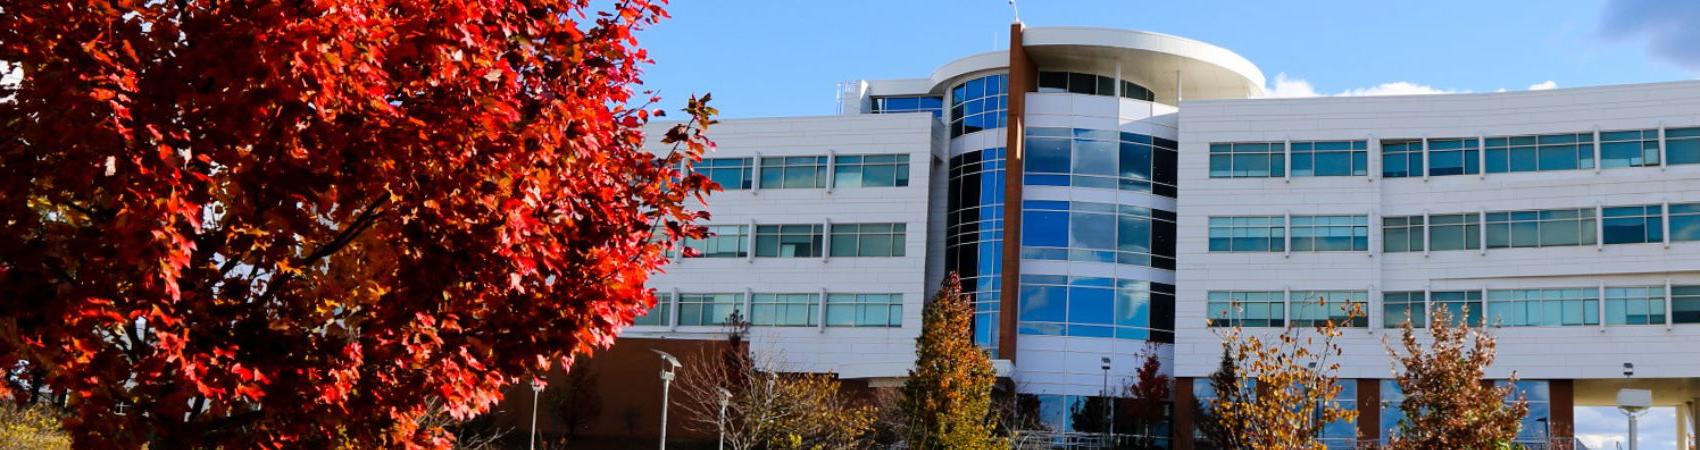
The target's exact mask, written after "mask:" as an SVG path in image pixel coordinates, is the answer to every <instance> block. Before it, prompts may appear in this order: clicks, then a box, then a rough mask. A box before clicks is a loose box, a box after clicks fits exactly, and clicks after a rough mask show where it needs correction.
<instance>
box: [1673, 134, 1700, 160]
mask: <svg viewBox="0 0 1700 450" xmlns="http://www.w3.org/2000/svg"><path fill="white" fill-rule="evenodd" d="M1665 163H1666V164H1671V165H1676V164H1700V128H1670V129H1666V130H1665Z"/></svg>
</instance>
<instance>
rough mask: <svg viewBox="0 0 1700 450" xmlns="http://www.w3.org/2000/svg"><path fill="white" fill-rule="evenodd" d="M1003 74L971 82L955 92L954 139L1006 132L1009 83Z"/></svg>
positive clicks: (952, 124)
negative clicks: (965, 135) (1001, 130)
mask: <svg viewBox="0 0 1700 450" xmlns="http://www.w3.org/2000/svg"><path fill="white" fill-rule="evenodd" d="M1006 78H1007V77H1006V76H1005V75H1003V74H998V75H989V76H985V77H981V78H975V79H972V80H968V81H967V82H964V83H962V84H958V85H957V86H956V87H954V88H951V99H950V136H951V137H957V136H961V135H964V134H968V133H973V132H976V131H981V130H987V129H995V128H1003V126H1004V122H1005V121H1006V120H1007V116H1006V113H1005V110H1004V109H1005V108H1006V107H1007V104H1008V103H1007V99H1008V96H1007V95H1006V92H1007V87H1008V81H1007V79H1006Z"/></svg>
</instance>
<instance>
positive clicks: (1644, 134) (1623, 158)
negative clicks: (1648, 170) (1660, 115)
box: [1600, 129, 1659, 169]
mask: <svg viewBox="0 0 1700 450" xmlns="http://www.w3.org/2000/svg"><path fill="white" fill-rule="evenodd" d="M1657 165H1659V130H1657V129H1653V130H1631V131H1607V132H1602V133H1600V168H1602V169H1611V168H1615V167H1648V166H1657Z"/></svg>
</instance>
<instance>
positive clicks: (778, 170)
mask: <svg viewBox="0 0 1700 450" xmlns="http://www.w3.org/2000/svg"><path fill="white" fill-rule="evenodd" d="M825 187H826V157H825V156H774V157H763V158H762V159H761V188H762V189H819V188H825Z"/></svg>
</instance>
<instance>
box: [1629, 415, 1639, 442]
mask: <svg viewBox="0 0 1700 450" xmlns="http://www.w3.org/2000/svg"><path fill="white" fill-rule="evenodd" d="M1636 422H1637V421H1636V420H1635V415H1634V414H1630V415H1629V450H1637V448H1638V447H1640V440H1639V439H1637V438H1636V436H1635V435H1636V432H1635V431H1636V430H1635V428H1636Z"/></svg>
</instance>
